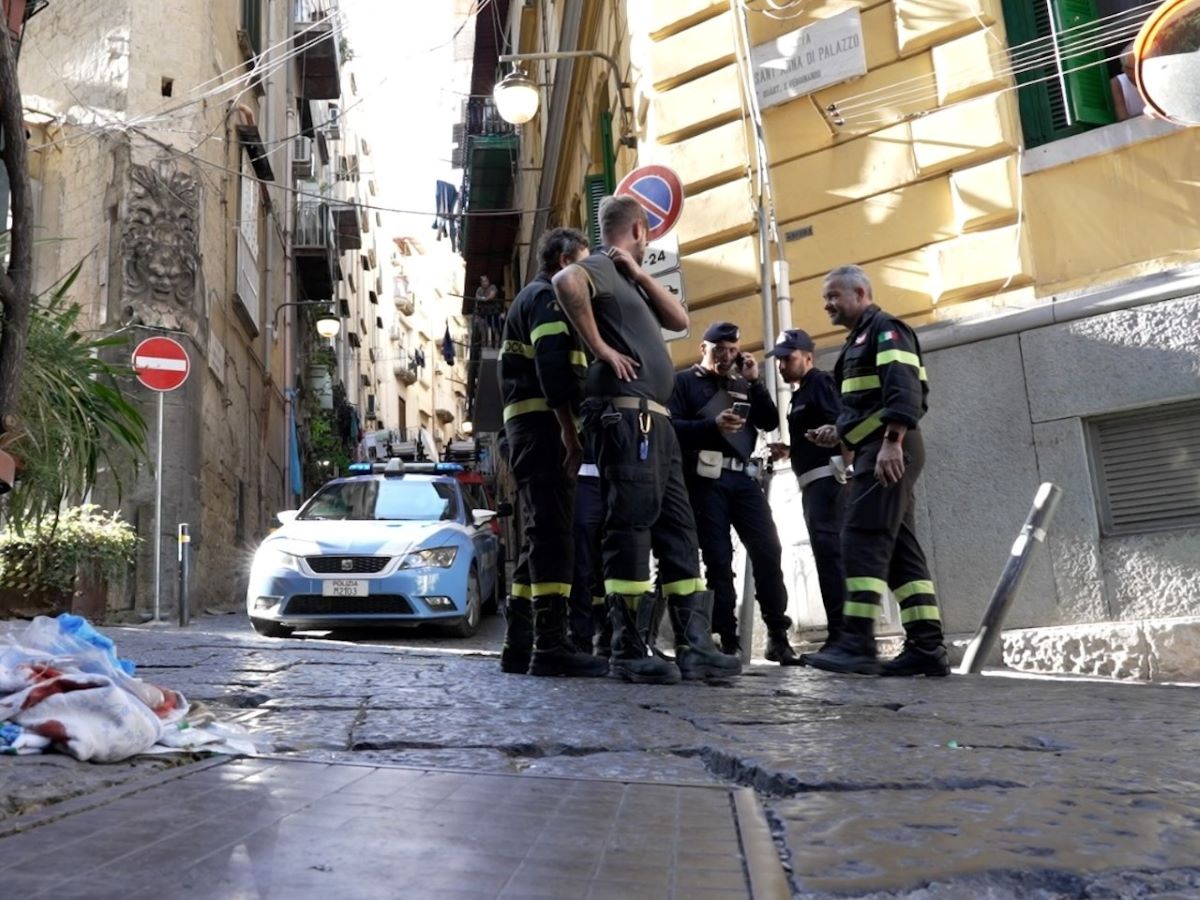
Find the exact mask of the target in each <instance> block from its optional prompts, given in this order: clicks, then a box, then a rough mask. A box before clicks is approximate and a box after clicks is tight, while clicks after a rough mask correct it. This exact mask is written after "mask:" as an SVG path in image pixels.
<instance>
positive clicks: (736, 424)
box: [717, 409, 746, 434]
mask: <svg viewBox="0 0 1200 900" xmlns="http://www.w3.org/2000/svg"><path fill="white" fill-rule="evenodd" d="M745 424H746V420H745V419H743V418H742V417H741V416H739V415H738V414H737V413H735V412H734V411H733V410H732V409H723V410H721V411H720V412H719V413H717V429H718V430H719V431H720V432H721V434H733V433H734V432H735V431H740V430H741V428H742V426H743V425H745Z"/></svg>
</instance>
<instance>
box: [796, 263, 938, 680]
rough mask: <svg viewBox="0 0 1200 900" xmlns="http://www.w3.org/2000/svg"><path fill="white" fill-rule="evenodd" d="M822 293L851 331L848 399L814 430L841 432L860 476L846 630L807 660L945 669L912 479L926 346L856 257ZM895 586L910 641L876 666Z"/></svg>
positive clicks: (851, 522)
mask: <svg viewBox="0 0 1200 900" xmlns="http://www.w3.org/2000/svg"><path fill="white" fill-rule="evenodd" d="M822 296H823V298H824V301H825V311H826V313H828V314H829V319H830V321H831V322H832V323H833V324H834V325H841V326H843V327H845V328H846V329H848V330H849V332H850V336H849V337H848V338H847V339H846V344H845V346H844V347H843V348H842V353H841V356H839V357H838V361H837V366H836V367H835V368H834V377H835V378H836V380H837V383H838V388H839V391H840V393H841V401H842V412H841V415H840V416H839V417H838V421H837V425H836V426H832V425H826V426H822V427H821V428H818V429H815V430H813V431H811V432H810V433H809V434H810V436H811V438H812V440H813V441H814V442H815V443H817V444H820V445H821V446H824V447H834V446H836V444H837V442H838V440H839V438H840V439H841V441H842V442H844V443H845V444H846V445H847V446H848V447H849V448H851V449H852V450H853V451H854V477H853V478H852V479H851V488H850V496H849V498H848V500H847V507H846V519H845V525H844V527H843V530H842V560H843V562H844V564H845V567H846V605H845V607H843V610H842V613H843V617H842V633H841V635H840V636H839V637H838V639H837V640H836V641H835V642H834V644H833V645H832V646H830V647H829V648H828V649H825V650H821V651H818V652H817V653H810V654H807V655H806V656H805V661H806V662H807V663H808V664H809V665H810V666H814V667H815V668H818V669H825V670H826V671H830V672H854V673H859V674H864V675H869V674H880V675H948V674H949V672H950V667H949V665H948V663H947V659H946V647H945V643H944V638H943V636H942V618H941V613H940V612H939V610H938V605H937V599H936V598H935V595H934V587H933V581H932V580H931V579H930V577H929V567H928V565H927V564H926V562H925V554H924V552H923V551H922V550H921V544H920V542H919V541H918V540H917V535H916V529H915V523H914V516H913V485H914V483H915V482H916V480H917V478H918V477H919V476H920V474H921V469H922V468H923V467H924V464H925V445H924V443H923V441H922V439H921V432H920V431H919V430H918V428H917V425H918V423H919V422H920V419H921V417H922V416H923V415H924V414H925V411H926V409H927V408H928V403H927V397H928V394H929V382H928V380H927V379H926V377H925V366H924V364H923V362H922V360H921V348H920V345H919V344H918V343H917V336H916V334H914V333H913V331H912V329H911V328H909V327H908V326H907V325H905V324H904V323H903V322H901V321H900V320H899V319H897V318H896V317H895V316H891V315H888V314H887V313H886V312H884V311H883V310H881V309H880V308H879V307H878V306H876V305H875V302H874V299H873V296H872V291H871V282H870V280H869V279H868V278H867V275H866V273H865V272H864V271H863V270H862V269H861V268H859V267H858V266H842V267H841V268H837V269H834V270H833V271H832V272H830V273H829V275H827V276H826V278H825V284H824V290H823V294H822ZM889 588H890V589H891V591H892V593H893V594H894V595H895V597H896V599H897V600H898V601H899V603H900V621H901V623H902V624H903V626H904V632H905V641H904V649H903V650H902V651H901V652H900V655H899V656H897V657H896V658H895V659H893V660H890V661H888V662H885V663H883V664H882V665H880V664H879V662H878V660H877V658H876V652H875V638H874V632H875V622H876V620H877V619H878V618H879V612H880V609H881V604H882V601H883V594H884V592H885V591H886V590H888V589H889Z"/></svg>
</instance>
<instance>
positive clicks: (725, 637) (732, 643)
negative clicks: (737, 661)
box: [717, 632, 742, 657]
mask: <svg viewBox="0 0 1200 900" xmlns="http://www.w3.org/2000/svg"><path fill="white" fill-rule="evenodd" d="M717 637H718V638H719V639H720V641H721V652H722V653H724V654H725V655H726V656H737V657H740V656H741V655H742V642H741V641H739V640H738V636H737V635H736V634H733V633H731V632H725V633H724V634H719V635H717Z"/></svg>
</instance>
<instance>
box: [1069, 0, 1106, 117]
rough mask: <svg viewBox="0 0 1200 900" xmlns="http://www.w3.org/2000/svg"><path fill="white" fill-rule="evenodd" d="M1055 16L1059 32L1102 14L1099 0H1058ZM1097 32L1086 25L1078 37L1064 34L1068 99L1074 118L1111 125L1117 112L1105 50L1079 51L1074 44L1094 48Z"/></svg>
mask: <svg viewBox="0 0 1200 900" xmlns="http://www.w3.org/2000/svg"><path fill="white" fill-rule="evenodd" d="M1054 15H1055V18H1056V19H1057V20H1058V30H1059V32H1060V33H1061V32H1065V31H1067V30H1068V29H1072V28H1078V27H1079V26H1080V25H1084V24H1086V23H1088V22H1095V21H1096V20H1097V19H1098V18H1099V17H1100V13H1099V11H1098V10H1097V9H1096V0H1055V4H1054ZM1096 34H1097V30H1096V29H1093V28H1085V29H1082V30H1081V31H1080V32H1079V36H1078V37H1074V36H1072V35H1071V34H1067V35H1064V37H1063V42H1062V48H1063V49H1062V56H1063V71H1064V73H1065V75H1066V83H1067V100H1068V104H1069V106H1070V109H1071V113H1072V116H1073V118H1074V119H1075V120H1076V121H1078V122H1087V123H1088V124H1090V125H1108V124H1109V123H1111V122H1115V121H1117V114H1116V110H1115V109H1114V108H1113V99H1112V89H1111V88H1110V87H1109V82H1108V66H1107V65H1105V63H1104V52H1103V51H1102V50H1089V51H1087V52H1080V51H1078V50H1075V49H1074V47H1073V46H1072V45H1075V44H1082V45H1084V46H1092V47H1094V46H1095V43H1096V41H1095V36H1096ZM1089 35H1091V37H1090V38H1089Z"/></svg>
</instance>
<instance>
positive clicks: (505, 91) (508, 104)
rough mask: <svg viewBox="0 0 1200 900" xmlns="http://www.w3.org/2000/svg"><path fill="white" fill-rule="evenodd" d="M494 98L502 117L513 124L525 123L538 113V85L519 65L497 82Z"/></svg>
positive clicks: (497, 110)
mask: <svg viewBox="0 0 1200 900" xmlns="http://www.w3.org/2000/svg"><path fill="white" fill-rule="evenodd" d="M492 99H494V100H495V101H496V112H498V113H500V118H502V119H503V120H504V121H505V122H511V123H512V124H513V125H524V124H525V123H526V122H528V121H529V120H530V119H532V118H533V117H534V116H536V115H537V110H538V87H537V85H536V84H535V83H534V82H533V81H532V80H531V79H530V78H529V76H528V75H526V74H525V72H524V71H523V70H522V69H521V68H520V67H519V66H514V67H513V70H512V71H511V72H509V73H508V74H507V75H505V76H504V78H502V79H501V80H500V81H498V82H496V86H495V87H494V88H492Z"/></svg>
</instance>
